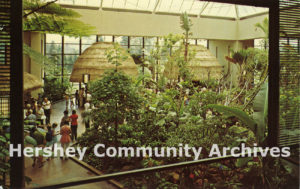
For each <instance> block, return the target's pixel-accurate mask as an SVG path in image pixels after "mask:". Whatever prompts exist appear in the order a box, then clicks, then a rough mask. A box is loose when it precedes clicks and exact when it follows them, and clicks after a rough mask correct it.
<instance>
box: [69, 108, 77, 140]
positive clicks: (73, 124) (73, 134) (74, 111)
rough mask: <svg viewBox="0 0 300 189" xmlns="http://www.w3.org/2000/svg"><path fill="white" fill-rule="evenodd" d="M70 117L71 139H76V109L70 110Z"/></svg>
mask: <svg viewBox="0 0 300 189" xmlns="http://www.w3.org/2000/svg"><path fill="white" fill-rule="evenodd" d="M69 118H70V119H71V130H72V141H74V140H77V127H78V122H77V119H78V115H77V114H76V110H73V111H72V115H71V116H70V117H69Z"/></svg>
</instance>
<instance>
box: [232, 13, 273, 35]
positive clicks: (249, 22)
mask: <svg viewBox="0 0 300 189" xmlns="http://www.w3.org/2000/svg"><path fill="white" fill-rule="evenodd" d="M268 17H269V16H268V14H264V15H260V16H256V17H252V18H247V19H244V20H241V21H240V22H238V23H237V24H238V28H239V32H238V39H239V40H246V39H257V38H263V37H265V33H263V32H262V31H261V30H260V29H257V28H256V27H255V26H254V25H255V24H256V23H262V22H263V20H264V19H265V18H268Z"/></svg>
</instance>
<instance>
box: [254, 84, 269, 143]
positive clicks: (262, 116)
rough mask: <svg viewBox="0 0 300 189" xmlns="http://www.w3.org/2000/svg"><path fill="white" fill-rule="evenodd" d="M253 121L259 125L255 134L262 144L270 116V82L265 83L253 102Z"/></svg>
mask: <svg viewBox="0 0 300 189" xmlns="http://www.w3.org/2000/svg"><path fill="white" fill-rule="evenodd" d="M253 110H254V113H253V119H254V120H255V122H256V123H257V132H256V133H255V135H256V137H257V139H258V142H259V143H261V142H262V141H263V140H264V137H265V130H266V125H267V116H268V82H265V83H264V84H263V86H262V88H261V89H260V91H259V92H258V93H257V95H256V97H255V98H254V100H253Z"/></svg>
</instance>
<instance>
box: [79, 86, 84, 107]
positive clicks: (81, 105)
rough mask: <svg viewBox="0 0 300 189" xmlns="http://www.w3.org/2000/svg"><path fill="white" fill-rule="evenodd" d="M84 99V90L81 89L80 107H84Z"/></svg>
mask: <svg viewBox="0 0 300 189" xmlns="http://www.w3.org/2000/svg"><path fill="white" fill-rule="evenodd" d="M83 99H84V90H83V88H81V89H80V91H79V107H80V108H82V107H83Z"/></svg>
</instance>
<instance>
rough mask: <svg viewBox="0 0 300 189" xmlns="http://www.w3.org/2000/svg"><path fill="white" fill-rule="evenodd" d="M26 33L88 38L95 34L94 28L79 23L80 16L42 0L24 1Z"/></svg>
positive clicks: (24, 26)
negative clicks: (35, 32) (33, 32)
mask: <svg viewBox="0 0 300 189" xmlns="http://www.w3.org/2000/svg"><path fill="white" fill-rule="evenodd" d="M23 10H24V16H23V19H24V22H23V23H24V24H23V29H24V31H37V32H45V33H59V34H62V35H69V36H76V37H77V36H88V35H91V34H93V32H94V29H95V28H94V27H92V26H90V25H88V24H85V23H83V22H81V21H79V20H78V19H77V18H79V17H80V15H79V14H78V13H77V12H75V11H73V10H71V9H66V8H62V7H61V6H60V5H58V4H56V3H49V2H48V3H47V2H43V1H41V0H25V1H23Z"/></svg>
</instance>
